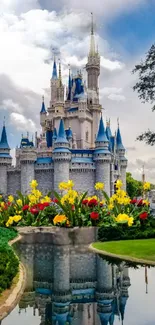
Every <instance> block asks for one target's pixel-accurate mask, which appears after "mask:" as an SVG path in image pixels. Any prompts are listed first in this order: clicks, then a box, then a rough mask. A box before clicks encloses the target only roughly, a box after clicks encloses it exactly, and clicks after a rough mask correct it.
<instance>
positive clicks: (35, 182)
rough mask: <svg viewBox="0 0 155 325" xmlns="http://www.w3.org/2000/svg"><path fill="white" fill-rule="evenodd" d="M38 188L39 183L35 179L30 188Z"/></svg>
mask: <svg viewBox="0 0 155 325" xmlns="http://www.w3.org/2000/svg"><path fill="white" fill-rule="evenodd" d="M37 186H38V183H37V181H36V180H35V179H33V180H32V181H31V182H30V187H31V188H33V189H35V188H36V187H37Z"/></svg>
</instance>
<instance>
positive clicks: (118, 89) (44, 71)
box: [0, 0, 155, 183]
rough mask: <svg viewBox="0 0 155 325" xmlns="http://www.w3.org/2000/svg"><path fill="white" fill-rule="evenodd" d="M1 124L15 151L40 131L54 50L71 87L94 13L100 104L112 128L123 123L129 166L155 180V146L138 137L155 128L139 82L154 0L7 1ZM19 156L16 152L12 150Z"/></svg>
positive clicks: (151, 34)
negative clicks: (25, 136)
mask: <svg viewBox="0 0 155 325" xmlns="http://www.w3.org/2000/svg"><path fill="white" fill-rule="evenodd" d="M0 2H1V5H0V121H1V126H2V124H3V119H4V116H5V120H6V127H7V132H8V140H9V144H10V147H11V148H12V149H14V148H15V147H16V146H17V145H19V142H20V138H21V134H22V133H23V134H26V133H27V131H29V134H30V136H32V135H33V134H34V132H35V131H38V132H40V125H39V112H40V107H41V98H42V95H44V96H45V104H46V106H48V104H49V97H50V96H49V88H50V78H51V74H52V60H53V49H57V52H58V56H59V57H60V59H61V62H62V72H63V81H64V84H65V85H67V76H68V64H69V63H70V65H71V68H72V70H73V71H75V70H77V69H79V68H81V69H82V71H83V73H84V77H86V76H85V72H84V71H85V70H83V69H84V66H85V63H86V60H87V54H88V50H89V38H90V12H91V11H92V12H93V14H94V21H95V34H96V35H95V37H96V43H98V47H99V52H100V55H101V75H100V80H99V85H100V101H101V104H102V106H103V108H104V120H106V117H107V118H110V119H111V128H112V131H113V133H114V132H115V130H116V128H117V118H118V117H119V120H120V129H121V133H122V139H123V144H124V146H125V148H126V156H127V158H128V171H130V172H131V173H132V174H133V176H134V177H135V178H137V179H141V174H142V166H143V165H144V166H145V173H146V179H147V180H148V181H151V182H154V183H155V148H154V147H150V146H147V145H145V144H144V143H141V142H138V141H136V137H137V136H138V135H139V134H141V133H142V132H143V131H145V130H147V129H148V128H150V129H151V130H154V129H155V113H152V111H151V104H142V103H141V102H140V100H139V99H138V95H137V93H135V92H133V90H132V87H133V85H134V84H135V83H136V80H137V76H136V75H133V74H132V70H133V68H134V66H135V64H137V63H139V62H140V61H141V59H143V58H145V54H146V52H147V51H148V49H149V48H150V47H151V45H152V44H153V43H154V42H155V19H154V16H155V0H125V1H124V0H104V1H103V2H101V1H100V0H85V1H83V0H78V1H77V0H0ZM11 152H12V154H14V150H12V151H11Z"/></svg>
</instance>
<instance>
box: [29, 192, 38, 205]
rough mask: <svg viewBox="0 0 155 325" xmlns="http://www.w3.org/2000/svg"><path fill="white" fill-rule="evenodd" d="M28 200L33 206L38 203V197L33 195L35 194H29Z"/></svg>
mask: <svg viewBox="0 0 155 325" xmlns="http://www.w3.org/2000/svg"><path fill="white" fill-rule="evenodd" d="M28 198H29V200H30V203H31V205H33V204H36V203H37V201H38V200H37V198H36V196H35V195H33V194H29V195H28Z"/></svg>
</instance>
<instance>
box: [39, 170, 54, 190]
mask: <svg viewBox="0 0 155 325" xmlns="http://www.w3.org/2000/svg"><path fill="white" fill-rule="evenodd" d="M53 178H54V174H53V169H35V179H36V180H37V182H38V184H39V186H38V188H39V190H40V191H42V192H43V193H44V194H45V193H47V192H48V191H51V190H53V187H54V184H53V183H54V180H53Z"/></svg>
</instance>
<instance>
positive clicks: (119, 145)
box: [116, 127, 125, 150]
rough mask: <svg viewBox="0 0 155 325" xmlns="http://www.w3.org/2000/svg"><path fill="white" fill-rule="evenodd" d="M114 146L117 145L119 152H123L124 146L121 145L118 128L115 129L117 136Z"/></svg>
mask: <svg viewBox="0 0 155 325" xmlns="http://www.w3.org/2000/svg"><path fill="white" fill-rule="evenodd" d="M116 144H117V149H118V150H119V149H120V150H124V149H125V148H124V146H123V143H122V137H121V132H120V128H119V127H118V129H117V135H116Z"/></svg>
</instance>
